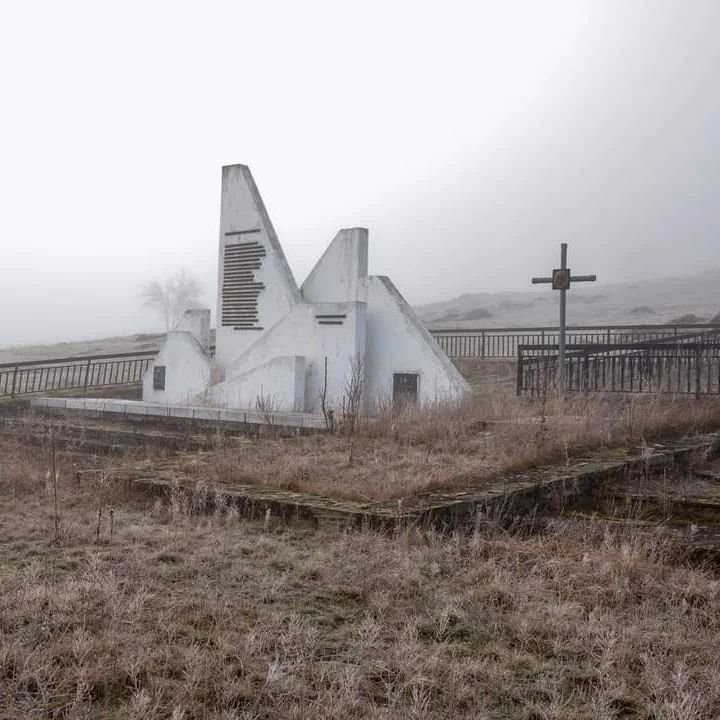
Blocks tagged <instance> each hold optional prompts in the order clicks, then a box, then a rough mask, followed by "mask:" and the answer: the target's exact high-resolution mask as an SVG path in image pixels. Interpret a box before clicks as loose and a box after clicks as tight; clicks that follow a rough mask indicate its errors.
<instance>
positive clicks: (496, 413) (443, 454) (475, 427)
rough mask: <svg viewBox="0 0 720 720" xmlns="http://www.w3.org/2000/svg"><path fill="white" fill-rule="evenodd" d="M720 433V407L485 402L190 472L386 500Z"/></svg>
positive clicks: (239, 448) (651, 401) (482, 396)
mask: <svg viewBox="0 0 720 720" xmlns="http://www.w3.org/2000/svg"><path fill="white" fill-rule="evenodd" d="M719 427H720V404H718V403H717V401H716V400H714V399H706V400H700V401H698V400H695V399H685V398H683V399H669V398H656V397H635V398H632V399H630V400H625V399H622V398H617V397H599V396H591V397H571V398H569V399H567V400H565V401H560V400H557V399H551V400H548V401H547V402H545V403H542V402H540V401H537V400H532V401H531V400H528V399H525V398H517V397H516V396H515V395H514V394H511V393H497V392H495V393H477V394H476V395H474V396H473V398H472V399H471V400H470V401H469V402H466V403H461V404H457V405H446V406H441V407H436V408H434V409H424V410H414V409H406V410H405V411H403V412H400V413H397V412H393V411H392V410H390V409H388V410H387V411H386V412H384V413H383V415H382V416H381V417H380V418H379V419H378V420H373V421H363V422H362V423H361V424H360V427H359V429H358V431H357V432H355V433H353V434H352V435H347V434H343V433H342V432H340V433H338V434H333V435H318V436H314V437H303V438H292V439H288V438H285V439H282V438H272V437H263V438H260V439H257V440H245V441H237V442H231V443H228V444H224V445H223V446H222V447H219V448H218V449H217V450H216V451H214V452H212V453H210V454H209V455H205V456H204V457H202V458H200V457H199V456H198V457H196V458H194V459H192V460H189V461H188V462H187V463H186V464H185V465H184V466H183V468H182V469H183V470H184V471H185V472H186V473H187V475H188V476H189V477H190V478H191V480H192V481H197V480H204V481H206V482H208V483H210V484H215V483H217V484H220V483H230V484H233V483H238V484H252V485H262V486H265V487H276V488H281V489H287V490H294V491H307V492H314V493H318V494H321V495H327V496H333V497H338V498H346V499H353V500H365V501H380V500H391V499H396V498H400V497H407V496H410V495H414V494H416V493H420V492H423V491H427V490H432V489H452V488H463V487H466V486H468V485H479V484H481V483H482V482H483V481H484V480H487V479H493V478H495V477H497V476H498V475H499V474H501V473H507V472H513V471H521V470H525V469H527V468H529V467H533V466H537V465H545V464H554V463H564V462H567V461H569V460H571V459H573V458H579V457H583V456H585V455H587V454H588V453H589V452H592V451H597V450H607V449H629V450H636V451H637V450H638V449H639V448H641V447H642V446H643V445H644V444H645V443H648V442H651V441H656V440H664V439H669V438H673V437H678V436H682V435H685V434H692V433H695V432H700V431H703V430H708V429H717V428H719Z"/></svg>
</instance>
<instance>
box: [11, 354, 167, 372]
mask: <svg viewBox="0 0 720 720" xmlns="http://www.w3.org/2000/svg"><path fill="white" fill-rule="evenodd" d="M157 353H158V351H157V350H142V351H140V352H127V353H109V354H107V355H75V356H73V357H60V358H51V359H50V360H21V361H20V362H7V363H0V370H3V369H5V368H14V367H33V366H40V365H58V364H63V363H68V364H69V363H82V362H87V361H88V360H121V359H123V358H135V357H151V356H152V357H154V356H155V355H157Z"/></svg>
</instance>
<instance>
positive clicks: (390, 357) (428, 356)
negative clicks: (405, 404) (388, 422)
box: [365, 276, 470, 414]
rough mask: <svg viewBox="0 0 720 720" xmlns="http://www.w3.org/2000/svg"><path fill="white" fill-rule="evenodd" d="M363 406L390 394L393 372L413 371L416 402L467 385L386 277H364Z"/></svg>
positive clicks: (454, 394) (458, 392) (370, 407)
mask: <svg viewBox="0 0 720 720" xmlns="http://www.w3.org/2000/svg"><path fill="white" fill-rule="evenodd" d="M365 371H366V373H365V388H366V394H365V400H366V411H367V412H368V413H369V414H372V413H373V411H374V410H375V409H376V407H377V403H378V401H379V400H380V399H383V400H389V399H391V398H392V389H393V373H417V374H418V375H419V380H418V402H419V403H420V404H427V403H433V402H438V401H446V400H458V399H460V398H462V397H463V396H465V395H466V394H467V393H468V392H469V391H470V387H469V385H468V384H467V382H465V379H464V378H463V377H462V375H461V374H460V373H459V371H458V370H457V368H456V367H455V366H454V365H453V364H452V362H451V361H450V359H449V358H448V357H447V355H445V353H444V352H443V351H442V350H441V349H440V347H439V346H438V344H437V342H436V341H435V340H434V339H433V337H432V336H431V335H430V333H429V332H428V331H427V330H426V329H425V328H424V327H423V325H422V323H421V322H420V320H419V319H418V318H417V316H416V315H415V313H414V311H413V310H412V308H411V307H410V306H409V305H408V304H407V302H405V299H404V298H403V297H402V295H400V293H399V292H398V290H397V288H396V287H395V286H394V285H393V284H392V282H391V281H390V279H389V278H387V277H384V276H370V277H369V278H368V304H367V350H366V354H365Z"/></svg>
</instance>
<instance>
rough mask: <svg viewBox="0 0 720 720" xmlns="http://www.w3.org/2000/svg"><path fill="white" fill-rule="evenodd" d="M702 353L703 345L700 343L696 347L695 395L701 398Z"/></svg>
mask: <svg viewBox="0 0 720 720" xmlns="http://www.w3.org/2000/svg"><path fill="white" fill-rule="evenodd" d="M700 354H701V346H700V345H699V344H698V345H697V346H696V347H695V397H696V398H699V397H700V395H701V393H700V375H701V373H700Z"/></svg>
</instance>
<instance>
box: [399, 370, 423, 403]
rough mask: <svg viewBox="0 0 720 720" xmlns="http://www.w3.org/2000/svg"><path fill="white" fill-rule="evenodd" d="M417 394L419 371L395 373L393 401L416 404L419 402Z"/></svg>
mask: <svg viewBox="0 0 720 720" xmlns="http://www.w3.org/2000/svg"><path fill="white" fill-rule="evenodd" d="M417 395H418V375H417V373H394V374H393V403H395V404H400V405H415V404H417Z"/></svg>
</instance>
